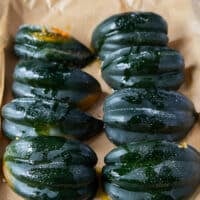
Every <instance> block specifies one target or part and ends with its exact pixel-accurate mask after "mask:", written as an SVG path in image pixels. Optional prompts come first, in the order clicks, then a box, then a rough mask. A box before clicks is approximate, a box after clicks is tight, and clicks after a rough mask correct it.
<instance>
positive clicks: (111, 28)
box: [92, 12, 168, 59]
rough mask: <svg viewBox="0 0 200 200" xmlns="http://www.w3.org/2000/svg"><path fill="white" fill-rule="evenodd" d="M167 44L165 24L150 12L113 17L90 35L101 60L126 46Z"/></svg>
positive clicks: (160, 18)
mask: <svg viewBox="0 0 200 200" xmlns="http://www.w3.org/2000/svg"><path fill="white" fill-rule="evenodd" d="M167 43H168V37H167V23H166V21H165V20H164V19H163V18H162V17H161V16H159V15H157V14H155V13H152V12H127V13H120V14H116V15H113V16H111V17H109V18H107V19H105V20H104V21H103V22H101V23H100V24H99V25H98V26H97V27H96V28H95V30H94V32H93V35H92V47H93V48H94V50H95V51H96V53H97V54H98V55H99V56H100V58H102V59H104V58H105V57H106V56H107V55H109V53H111V52H113V51H114V50H118V49H121V48H123V47H127V46H134V45H146V46H148V45H151V46H165V45H166V44H167Z"/></svg>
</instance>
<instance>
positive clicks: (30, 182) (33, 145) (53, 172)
mask: <svg viewBox="0 0 200 200" xmlns="http://www.w3.org/2000/svg"><path fill="white" fill-rule="evenodd" d="M96 163H97V156H96V154H95V152H94V151H93V150H92V149H91V148H89V147H88V146H87V145H85V144H81V143H80V142H77V141H73V140H66V139H64V138H59V137H45V136H43V137H42V136H40V137H33V138H26V139H21V140H15V141H13V142H12V143H11V144H10V145H8V146H7V148H6V152H5V154H4V159H3V171H4V175H5V178H6V181H7V182H8V184H9V186H10V187H11V188H12V189H13V190H14V191H15V192H16V193H18V194H19V195H21V196H22V197H24V198H26V199H30V200H51V199H52V200H86V199H88V200H89V199H92V198H93V197H94V195H95V193H96V190H97V185H98V184H97V178H96V172H95V169H94V166H95V165H96Z"/></svg>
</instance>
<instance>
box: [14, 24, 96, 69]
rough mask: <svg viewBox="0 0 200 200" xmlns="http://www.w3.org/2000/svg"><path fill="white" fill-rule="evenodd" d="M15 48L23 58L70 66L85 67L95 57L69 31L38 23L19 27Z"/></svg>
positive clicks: (17, 53)
mask: <svg viewBox="0 0 200 200" xmlns="http://www.w3.org/2000/svg"><path fill="white" fill-rule="evenodd" d="M14 49H15V53H16V55H18V56H20V57H22V58H35V59H42V60H45V61H53V62H59V63H65V64H66V65H67V66H68V67H83V66H85V65H87V64H88V63H89V62H90V61H92V60H93V58H94V56H93V54H92V53H91V52H90V50H89V49H88V48H87V47H86V46H84V45H83V44H81V43H80V42H79V41H78V40H76V39H75V38H73V37H72V36H70V35H69V34H68V33H66V32H64V31H62V30H59V29H57V28H52V29H47V28H46V27H44V26H36V25H22V26H20V27H19V30H18V32H17V34H16V36H15V46H14Z"/></svg>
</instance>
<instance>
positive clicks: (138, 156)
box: [102, 141, 200, 200]
mask: <svg viewBox="0 0 200 200" xmlns="http://www.w3.org/2000/svg"><path fill="white" fill-rule="evenodd" d="M105 164H106V165H105V166H104V168H103V172H102V173H103V181H104V189H105V191H106V192H107V193H108V195H109V196H110V197H111V199H113V200H133V199H134V200H141V199H145V200H146V199H148V200H183V199H188V197H189V196H190V195H191V194H192V193H193V192H194V191H195V189H196V188H197V186H198V185H199V184H200V173H199V169H200V154H199V152H197V151H196V150H195V149H194V148H192V147H191V146H187V145H178V144H176V143H173V142H167V141H141V142H133V143H129V144H127V145H124V146H119V147H117V148H115V149H114V150H112V151H111V152H110V153H108V154H107V156H106V157H105Z"/></svg>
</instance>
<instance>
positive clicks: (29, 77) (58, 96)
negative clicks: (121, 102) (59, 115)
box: [13, 60, 101, 107]
mask: <svg viewBox="0 0 200 200" xmlns="http://www.w3.org/2000/svg"><path fill="white" fill-rule="evenodd" d="M13 78H14V83H13V93H14V95H15V96H16V97H38V98H46V99H55V100H59V101H63V102H67V101H71V102H73V103H75V104H76V105H79V104H80V103H81V102H83V101H84V100H85V99H87V98H89V97H93V99H92V101H91V102H89V104H90V105H87V106H86V107H88V106H91V105H92V104H93V103H94V102H95V101H96V100H97V98H98V97H99V95H100V94H101V87H100V84H99V83H98V81H97V80H96V79H95V78H93V77H92V76H91V75H89V74H87V73H86V72H83V71H81V70H79V69H74V68H73V69H72V68H71V69H69V68H67V67H66V66H65V65H63V64H57V63H49V62H44V61H40V60H22V61H20V62H19V63H18V64H17V65H16V68H15V71H14V76H13Z"/></svg>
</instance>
